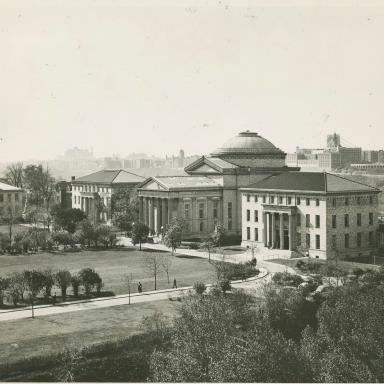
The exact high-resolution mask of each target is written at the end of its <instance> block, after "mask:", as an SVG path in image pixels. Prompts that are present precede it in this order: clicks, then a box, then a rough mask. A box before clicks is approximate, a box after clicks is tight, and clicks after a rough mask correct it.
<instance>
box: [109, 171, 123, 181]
mask: <svg viewBox="0 0 384 384" xmlns="http://www.w3.org/2000/svg"><path fill="white" fill-rule="evenodd" d="M111 171H114V172H115V171H117V173H116V175H115V176H114V177H113V178H112V180H111V183H113V182H114V180H115V179H116V177H117V176H119V175H120V172H121V171H122V169H121V168H120V169H116V170H113V169H111Z"/></svg>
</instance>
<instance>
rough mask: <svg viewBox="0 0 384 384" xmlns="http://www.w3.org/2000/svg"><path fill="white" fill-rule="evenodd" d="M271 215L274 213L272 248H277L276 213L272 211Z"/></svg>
mask: <svg viewBox="0 0 384 384" xmlns="http://www.w3.org/2000/svg"><path fill="white" fill-rule="evenodd" d="M271 215H272V220H271V227H272V229H271V232H272V236H271V237H272V248H275V247H276V214H275V213H274V212H272V213H271Z"/></svg>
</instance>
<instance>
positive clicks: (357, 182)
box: [326, 172, 380, 191]
mask: <svg viewBox="0 0 384 384" xmlns="http://www.w3.org/2000/svg"><path fill="white" fill-rule="evenodd" d="M326 173H327V174H328V175H332V176H335V177H338V178H339V179H343V180H346V181H350V182H351V183H356V184H360V185H364V187H368V188H372V189H375V190H376V191H380V189H379V188H376V187H372V185H368V184H364V183H361V182H360V181H355V180H350V179H347V178H346V177H342V176H339V175H337V174H335V173H328V172H326Z"/></svg>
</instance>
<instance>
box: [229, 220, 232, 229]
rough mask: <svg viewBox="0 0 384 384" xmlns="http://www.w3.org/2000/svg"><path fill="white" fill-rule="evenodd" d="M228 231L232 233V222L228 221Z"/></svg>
mask: <svg viewBox="0 0 384 384" xmlns="http://www.w3.org/2000/svg"><path fill="white" fill-rule="evenodd" d="M228 231H232V220H228Z"/></svg>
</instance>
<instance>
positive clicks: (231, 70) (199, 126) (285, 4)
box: [0, 0, 384, 161]
mask: <svg viewBox="0 0 384 384" xmlns="http://www.w3.org/2000/svg"><path fill="white" fill-rule="evenodd" d="M335 4H336V1H333V2H328V1H324V0H323V1H320V0H319V1H310V0H308V1H301V2H300V1H295V2H293V1H288V0H287V1H274V0H269V1H268V2H267V1H261V0H260V1H257V0H254V1H243V0H236V1H224V0H222V1H203V0H199V1H192V0H190V1H184V0H177V1H176V0H175V1H146V0H141V1H129V0H125V1H122V0H115V1H113V0H108V1H107V0H105V1H101V0H96V1H91V0H76V1H74V0H65V1H56V0H46V1H37V0H25V1H20V0H0V138H1V139H0V161H15V160H25V159H28V158H36V159H51V158H55V157H57V156H58V155H61V154H63V152H64V151H65V149H67V148H72V147H74V146H77V147H81V148H91V147H93V148H94V153H95V155H96V156H109V155H111V154H113V153H116V154H120V155H122V156H125V155H127V154H129V153H131V152H145V153H148V154H154V155H161V156H164V155H165V154H172V153H174V154H176V153H177V152H178V151H179V149H180V148H183V149H184V150H185V152H186V155H189V154H207V153H210V152H211V151H212V150H214V149H215V148H217V147H219V146H220V145H221V144H222V143H223V142H225V141H226V140H227V139H228V138H230V137H232V136H234V135H236V134H237V133H238V132H241V131H244V130H250V131H255V132H258V133H259V134H260V135H262V136H263V137H265V138H267V139H268V140H270V141H271V142H273V143H274V144H275V145H276V146H277V147H279V148H281V149H283V150H285V151H287V152H292V151H293V150H294V149H295V147H296V146H300V147H315V148H319V147H323V146H325V142H326V135H327V134H329V133H333V132H337V133H339V134H340V135H341V137H342V139H343V138H344V140H346V141H347V142H348V143H350V144H352V145H355V146H362V147H363V148H364V149H366V148H372V149H379V148H384V133H383V132H384V129H383V127H384V105H383V104H384V103H383V100H384V99H383V95H384V76H383V70H384V1H381V2H380V1H379V2H370V1H368V0H366V1H364V2H363V1H360V2H359V1H353V0H351V1H343V2H337V5H335Z"/></svg>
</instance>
